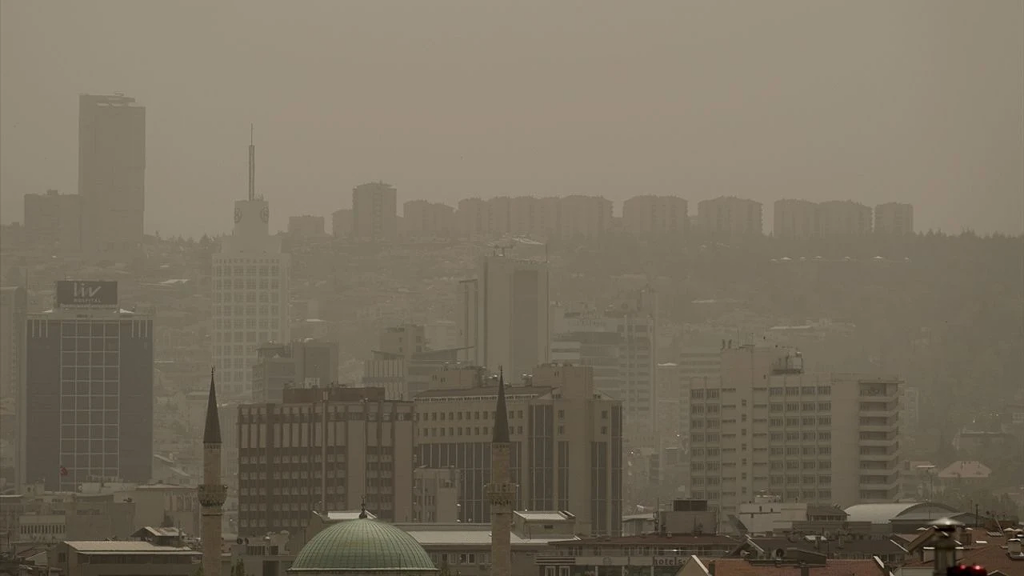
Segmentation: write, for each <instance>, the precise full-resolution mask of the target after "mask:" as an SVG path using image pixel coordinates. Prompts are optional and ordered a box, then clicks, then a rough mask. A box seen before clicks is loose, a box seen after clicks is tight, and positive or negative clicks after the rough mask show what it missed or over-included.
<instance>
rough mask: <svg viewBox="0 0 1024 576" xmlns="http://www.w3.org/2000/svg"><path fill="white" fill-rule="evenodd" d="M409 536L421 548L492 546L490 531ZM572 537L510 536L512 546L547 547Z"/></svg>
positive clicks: (417, 532) (418, 532) (426, 532)
mask: <svg viewBox="0 0 1024 576" xmlns="http://www.w3.org/2000/svg"><path fill="white" fill-rule="evenodd" d="M408 534H409V535H410V536H412V537H413V539H414V540H416V542H418V543H419V544H420V545H421V546H424V547H426V546H459V545H461V546H490V545H491V531H490V530H410V531H408ZM574 539H575V538H573V537H570V536H564V535H563V536H557V535H550V536H548V537H545V538H522V537H520V536H517V535H515V534H512V535H511V536H510V542H511V544H512V546H547V545H548V544H550V543H551V542H564V541H567V540H574Z"/></svg>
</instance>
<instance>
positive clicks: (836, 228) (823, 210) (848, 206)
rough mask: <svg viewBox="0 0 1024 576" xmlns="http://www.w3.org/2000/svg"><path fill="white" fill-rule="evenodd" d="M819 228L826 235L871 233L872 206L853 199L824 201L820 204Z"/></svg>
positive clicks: (862, 234) (861, 234) (863, 234)
mask: <svg viewBox="0 0 1024 576" xmlns="http://www.w3.org/2000/svg"><path fill="white" fill-rule="evenodd" d="M818 229H819V231H820V233H821V235H822V236H825V237H829V236H865V235H868V234H871V208H870V207H868V206H865V205H863V204H860V203H857V202H854V201H852V200H831V201H828V202H822V203H820V204H818Z"/></svg>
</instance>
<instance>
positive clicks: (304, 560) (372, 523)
mask: <svg viewBox="0 0 1024 576" xmlns="http://www.w3.org/2000/svg"><path fill="white" fill-rule="evenodd" d="M288 572H289V573H303V572H315V573H318V574H329V573H335V572H337V573H344V574H353V573H359V572H366V573H373V574H381V573H391V572H400V573H417V574H428V573H430V574H432V573H435V572H437V568H435V567H434V563H433V562H431V560H430V556H429V555H428V554H427V553H426V551H425V550H423V547H422V546H420V544H419V542H416V540H415V539H414V538H413V537H412V536H410V535H409V534H407V533H406V532H404V531H402V530H401V529H400V528H396V527H394V526H392V525H391V524H387V523H384V522H378V521H376V520H370V519H366V518H360V519H358V520H349V521H346V522H339V523H337V524H334V525H332V526H329V527H327V528H326V529H324V530H323V531H321V532H320V533H319V534H317V535H316V536H314V537H313V539H312V540H310V541H309V542H308V543H307V544H306V545H305V546H303V547H302V550H301V551H300V552H299V554H298V555H297V556H296V557H295V561H294V562H292V566H291V568H289V569H288Z"/></svg>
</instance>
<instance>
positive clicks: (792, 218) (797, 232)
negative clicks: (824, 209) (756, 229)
mask: <svg viewBox="0 0 1024 576" xmlns="http://www.w3.org/2000/svg"><path fill="white" fill-rule="evenodd" d="M774 221H775V224H774V226H773V227H772V235H774V236H775V237H776V238H791V239H799V240H803V239H807V238H815V237H817V236H818V235H819V234H820V233H821V231H820V229H819V227H818V205H817V204H815V203H814V202H811V201H809V200H776V201H775V215H774Z"/></svg>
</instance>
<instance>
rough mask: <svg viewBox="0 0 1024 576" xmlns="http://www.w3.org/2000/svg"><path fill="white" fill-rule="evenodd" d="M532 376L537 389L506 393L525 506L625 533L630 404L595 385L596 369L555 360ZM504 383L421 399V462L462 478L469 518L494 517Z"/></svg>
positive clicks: (514, 474) (589, 530) (597, 530)
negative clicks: (498, 407)
mask: <svg viewBox="0 0 1024 576" xmlns="http://www.w3.org/2000/svg"><path fill="white" fill-rule="evenodd" d="M467 372H468V371H467ZM531 372H532V381H531V382H530V383H528V384H527V385H523V386H514V387H508V388H507V389H506V396H505V398H506V403H507V406H508V422H509V438H510V443H511V480H510V482H512V483H514V484H518V486H519V490H518V492H517V497H516V500H517V504H516V508H517V509H521V510H522V509H527V510H570V511H575V512H574V513H575V514H576V518H577V526H578V530H579V531H580V533H581V534H616V533H618V532H619V531H620V530H621V522H622V430H623V424H622V404H621V402H618V401H615V400H612V399H610V398H608V397H607V396H605V395H603V394H600V393H599V392H598V391H597V390H596V389H595V387H594V378H593V370H592V369H591V368H589V367H584V366H562V365H554V364H547V365H543V366H538V367H536V368H534V369H533V370H532V371H531ZM458 373H461V372H458ZM467 376H468V374H467ZM496 384H497V382H494V381H493V380H491V379H488V385H485V386H477V387H472V388H466V387H455V388H451V389H435V390H430V391H428V392H425V393H423V394H421V395H419V396H418V397H417V398H416V400H415V406H416V421H417V432H416V434H417V440H416V444H417V446H416V462H417V464H418V465H420V466H428V467H431V468H447V467H455V468H456V469H458V470H459V471H460V472H461V474H462V486H461V490H462V493H461V494H460V495H459V503H460V504H461V507H460V512H459V513H460V518H459V520H460V521H461V522H466V523H472V522H489V521H490V519H491V511H490V508H491V503H490V500H489V498H488V496H487V493H486V492H485V491H484V490H483V488H484V486H486V485H487V484H488V483H490V482H491V466H490V442H491V439H492V435H493V432H494V430H493V427H494V425H495V423H496V421H495V412H494V409H493V407H494V405H495V402H496V401H497V397H498V394H497V389H498V386H497V385H496Z"/></svg>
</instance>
